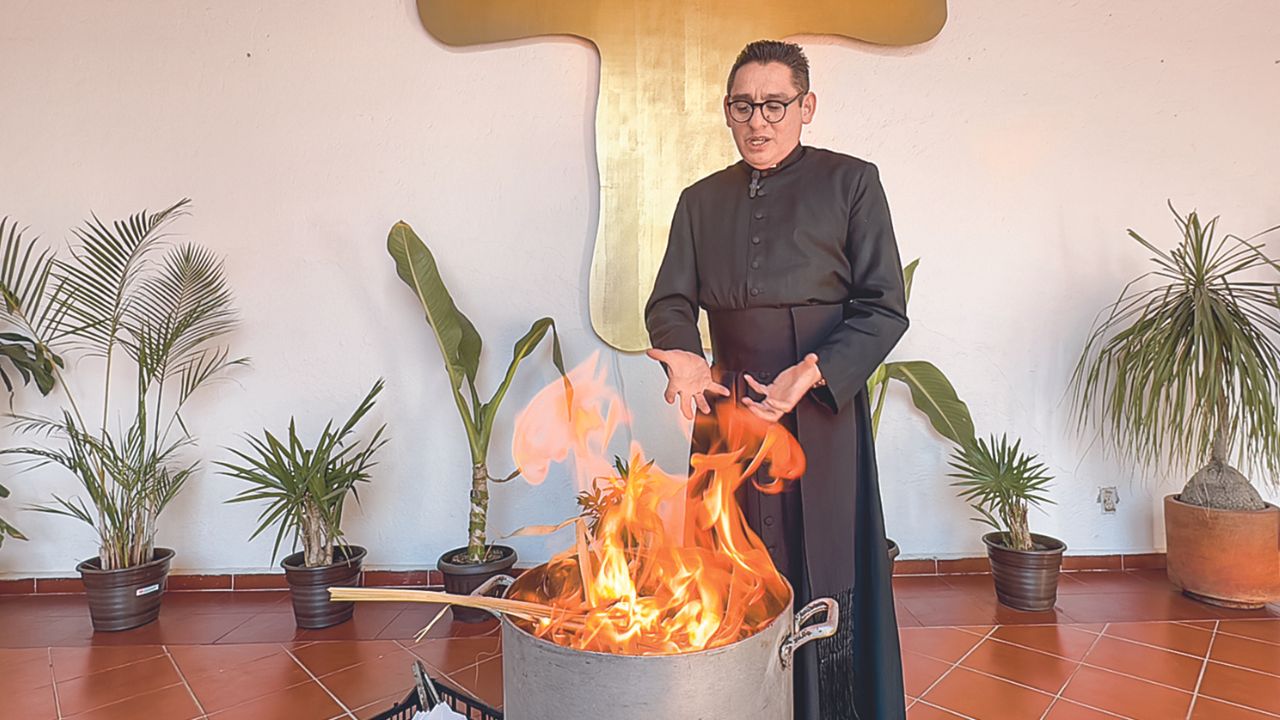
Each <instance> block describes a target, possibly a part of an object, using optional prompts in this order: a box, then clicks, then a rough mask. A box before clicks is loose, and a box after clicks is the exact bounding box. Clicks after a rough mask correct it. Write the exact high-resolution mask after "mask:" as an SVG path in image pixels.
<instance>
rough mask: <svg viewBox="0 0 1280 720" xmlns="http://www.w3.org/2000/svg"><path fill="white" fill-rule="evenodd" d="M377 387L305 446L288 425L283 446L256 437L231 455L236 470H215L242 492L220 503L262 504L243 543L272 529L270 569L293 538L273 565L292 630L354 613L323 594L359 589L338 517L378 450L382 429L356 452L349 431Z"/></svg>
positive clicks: (356, 557) (356, 552) (358, 556)
mask: <svg viewBox="0 0 1280 720" xmlns="http://www.w3.org/2000/svg"><path fill="white" fill-rule="evenodd" d="M382 386H383V383H382V381H381V380H378V381H377V382H376V383H374V385H373V388H372V389H371V390H369V394H368V395H366V396H365V398H364V400H363V401H361V403H360V405H359V406H358V407H357V408H356V409H355V411H354V412H353V413H352V414H351V417H350V418H348V419H347V421H346V422H345V423H344V424H343V425H342V426H341V427H334V423H333V421H332V420H331V421H329V423H327V424H326V425H325V426H324V429H323V430H321V431H320V436H319V437H318V438H317V439H316V441H315V443H314V444H312V445H305V444H304V443H303V442H302V440H300V439H299V438H298V429H297V424H296V423H295V421H294V420H293V418H290V419H289V430H288V434H287V437H286V438H285V439H283V440H282V439H280V438H278V437H277V436H276V435H274V434H272V433H271V432H269V431H267V430H263V431H262V437H252V436H248V437H246V438H245V440H246V441H247V442H248V443H249V450H248V451H247V452H246V451H242V450H235V449H231V452H232V453H234V454H235V456H236V457H237V458H239V460H240V463H241V464H235V463H229V462H218V463H217V464H218V465H219V466H220V467H221V468H222V474H224V475H227V476H229V477H233V478H238V479H240V480H243V481H245V482H247V483H249V485H250V487H248V488H246V489H244V490H243V491H241V492H240V493H239V494H238V495H236V496H235V497H233V498H231V499H230V500H228V501H227V502H230V503H240V502H260V501H261V502H266V507H264V508H263V509H262V512H261V513H260V514H259V515H258V527H257V529H256V530H254V532H253V535H252V536H251V537H250V538H249V539H250V540H252V539H254V538H256V537H258V536H259V535H261V534H262V533H264V532H266V531H267V530H268V529H269V528H271V527H272V526H273V525H274V526H275V528H276V539H275V546H274V548H273V549H272V551H271V559H272V561H273V562H274V561H275V558H276V556H277V555H279V553H280V545H281V543H282V542H283V541H284V539H285V536H287V535H292V536H293V547H294V548H295V550H296V548H297V546H298V543H299V542H301V543H302V550H301V551H300V552H294V553H293V554H292V555H289V556H288V557H286V558H285V559H284V560H283V561H282V562H281V563H280V564H281V565H282V566H283V567H284V574H285V578H286V579H287V581H288V583H289V593H290V596H291V598H292V600H293V616H294V620H295V621H296V622H297V624H298V627H300V628H312V629H314V628H324V627H329V626H331V625H337V624H338V623H342V622H345V621H347V620H349V619H350V618H351V615H352V613H353V612H354V609H355V603H352V602H330V601H329V588H331V587H338V586H353V585H358V584H359V580H360V569H361V567H362V566H363V563H364V558H365V555H366V551H365V549H364V548H362V547H360V546H357V545H350V544H348V543H347V542H346V539H345V538H344V536H343V533H342V510H343V508H344V507H345V505H346V501H347V496H348V495H350V496H351V497H354V498H355V499H356V502H359V501H360V495H359V491H358V489H357V487H356V486H357V485H358V484H359V483H363V482H368V481H369V469H370V468H371V467H373V465H374V460H373V458H374V455H375V454H376V453H377V452H378V450H379V449H380V448H381V447H382V446H383V445H385V444H386V440H385V439H383V437H382V435H383V432H384V431H385V430H386V426H385V425H383V426H382V427H379V428H378V430H377V432H375V433H374V434H373V437H372V438H371V439H370V440H369V441H368V442H367V443H365V444H364V445H363V446H361V445H359V444H358V443H356V442H354V438H353V437H352V436H353V434H354V433H355V429H356V425H358V424H359V423H360V420H361V419H363V418H364V416H365V415H367V414H368V413H369V411H370V410H372V409H373V405H374V403H375V402H376V401H377V397H378V393H380V392H382Z"/></svg>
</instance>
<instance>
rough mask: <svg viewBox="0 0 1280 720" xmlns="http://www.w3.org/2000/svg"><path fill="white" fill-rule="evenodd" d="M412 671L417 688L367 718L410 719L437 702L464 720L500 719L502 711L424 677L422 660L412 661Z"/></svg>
mask: <svg viewBox="0 0 1280 720" xmlns="http://www.w3.org/2000/svg"><path fill="white" fill-rule="evenodd" d="M413 673H414V676H415V677H416V678H417V687H415V688H414V689H412V690H410V691H409V695H408V697H406V698H405V699H404V701H403V702H401V703H399V704H398V705H395V706H393V707H392V708H391V709H389V710H387V711H385V712H383V713H380V714H378V715H375V716H373V717H372V718H369V720H412V718H413V716H414V715H416V714H417V713H418V712H419V711H422V710H429V709H431V708H433V707H435V705H436V703H444V704H445V705H448V706H449V707H451V708H453V709H454V710H455V711H456V712H458V713H461V714H462V715H463V716H465V717H466V718H467V720H502V711H501V710H494V709H493V708H491V707H489V706H488V705H485V704H484V703H482V702H480V701H479V700H477V699H475V698H473V697H471V696H470V695H467V694H465V693H463V692H460V691H458V690H454V689H453V688H451V687H449V686H448V685H445V684H444V683H442V682H439V681H437V680H433V679H432V678H430V677H429V676H427V673H426V669H425V668H423V667H422V664H421V663H417V662H415V663H414V666H413Z"/></svg>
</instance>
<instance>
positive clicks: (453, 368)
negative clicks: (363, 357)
mask: <svg viewBox="0 0 1280 720" xmlns="http://www.w3.org/2000/svg"><path fill="white" fill-rule="evenodd" d="M387 251H388V252H390V253H391V257H392V258H393V259H394V260H395V263H396V273H397V274H398V275H399V276H400V279H401V280H403V281H404V282H405V284H406V285H408V286H409V288H410V289H411V290H413V293H414V295H415V296H416V297H417V299H418V302H419V303H420V304H421V306H422V310H423V312H424V313H425V314H426V318H427V324H428V325H429V326H430V327H431V330H432V332H433V334H434V335H435V339H436V342H437V343H438V344H439V346H440V352H441V354H442V355H443V356H444V366H445V371H446V372H447V373H448V374H449V390H450V392H451V394H452V397H453V402H454V404H455V405H456V406H457V408H458V414H459V415H460V416H461V417H462V425H463V428H465V430H466V433H467V444H468V447H469V449H470V452H471V492H470V499H471V512H470V515H469V519H468V524H467V529H468V531H467V562H470V563H482V562H484V561H485V559H486V557H488V553H489V545H488V542H487V541H486V531H487V526H488V513H489V483H490V482H491V481H492V482H506V481H509V480H511V479H513V478H515V477H516V476H517V475H518V474H519V472H520V471H519V469H518V468H517V469H516V471H515V472H513V473H511V474H510V475H508V476H506V477H503V478H498V477H493V476H492V475H490V473H489V462H488V456H489V440H490V438H491V437H492V435H493V427H494V421H495V419H496V418H497V417H498V408H499V406H500V405H501V404H502V399H503V398H504V397H506V394H507V390H508V389H509V388H510V387H511V382H512V381H513V380H514V379H515V375H516V369H517V368H518V367H519V365H520V362H521V361H522V360H524V359H525V358H527V357H529V355H530V354H531V353H532V352H533V351H534V349H535V348H537V346H538V344H539V343H540V342H542V339H543V337H545V336H546V334H547V331H548V330H549V331H551V360H552V362H553V363H554V364H555V366H556V369H558V370H559V371H560V375H561V377H563V378H565V383H566V384H567V383H568V377H567V375H566V374H565V369H564V360H563V357H562V355H561V352H560V338H559V336H558V335H557V334H556V327H555V322H554V321H553V320H552V319H551V318H549V317H544V318H540V319H538V320H535V321H534V323H533V325H532V326H531V327H530V328H529V331H528V332H527V333H525V334H524V336H523V337H521V338H520V339H519V340H517V341H516V344H515V347H514V348H513V350H512V354H511V362H510V364H508V365H507V371H506V373H505V374H504V375H503V378H502V382H501V383H499V385H498V388H497V389H496V390H495V391H494V393H493V395H492V396H490V398H489V399H488V400H487V401H485V400H481V398H480V393H479V391H478V390H477V389H476V374H477V372H478V371H479V366H480V353H481V349H482V343H481V340H480V333H479V332H477V331H476V328H475V326H474V325H472V324H471V321H470V320H468V319H467V316H466V315H464V314H463V313H462V311H461V310H459V309H458V307H457V306H456V305H455V304H454V302H453V297H452V296H451V295H450V294H449V290H448V289H447V288H446V287H445V284H444V280H443V279H442V278H441V277H440V270H439V268H438V267H437V266H436V261H435V258H434V257H433V256H432V254H431V251H430V250H428V249H427V246H426V244H425V243H423V242H422V240H421V239H420V238H419V237H418V235H417V234H416V233H414V231H413V228H411V227H409V225H408V224H406V223H404V222H398V223H396V224H395V226H394V227H392V228H391V232H390V233H389V234H388V236H387Z"/></svg>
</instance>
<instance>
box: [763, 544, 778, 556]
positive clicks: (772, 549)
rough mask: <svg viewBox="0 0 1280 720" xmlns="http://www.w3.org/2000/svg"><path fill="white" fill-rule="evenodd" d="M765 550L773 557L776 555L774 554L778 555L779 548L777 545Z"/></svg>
mask: <svg viewBox="0 0 1280 720" xmlns="http://www.w3.org/2000/svg"><path fill="white" fill-rule="evenodd" d="M765 549H766V550H768V551H769V554H770V555H772V554H774V553H776V552H777V551H778V546H777V545H768V546H766V547H765Z"/></svg>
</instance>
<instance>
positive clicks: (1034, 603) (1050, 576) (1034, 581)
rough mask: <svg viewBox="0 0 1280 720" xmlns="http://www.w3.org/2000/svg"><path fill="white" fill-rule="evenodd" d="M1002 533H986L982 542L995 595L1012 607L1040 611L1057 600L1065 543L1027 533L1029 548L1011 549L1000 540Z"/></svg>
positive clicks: (1051, 606)
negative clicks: (988, 561)
mask: <svg viewBox="0 0 1280 720" xmlns="http://www.w3.org/2000/svg"><path fill="white" fill-rule="evenodd" d="M1003 537H1004V533H987V534H986V535H983V536H982V542H984V543H986V546H987V558H988V559H989V560H990V561H991V577H992V579H993V580H994V581H995V585H996V598H997V599H999V600H1000V603H1001V604H1003V605H1007V606H1009V607H1011V608H1013V609H1015V610H1026V611H1028V612H1044V611H1046V610H1052V609H1053V605H1054V603H1056V602H1057V601H1058V576H1059V575H1060V574H1061V571H1062V552H1063V551H1064V550H1066V549H1067V545H1066V543H1064V542H1062V541H1061V540H1058V539H1057V538H1051V537H1049V536H1048V535H1037V534H1035V533H1031V542H1032V543H1033V544H1034V545H1035V549H1033V550H1014V549H1012V548H1009V547H1007V546H1006V545H1005V544H1004V540H1003Z"/></svg>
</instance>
